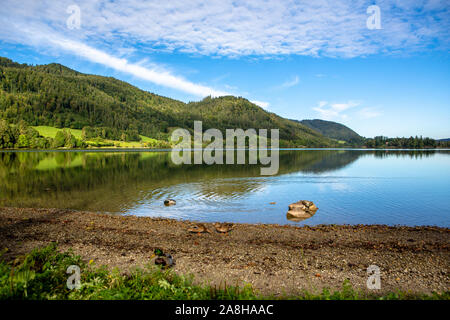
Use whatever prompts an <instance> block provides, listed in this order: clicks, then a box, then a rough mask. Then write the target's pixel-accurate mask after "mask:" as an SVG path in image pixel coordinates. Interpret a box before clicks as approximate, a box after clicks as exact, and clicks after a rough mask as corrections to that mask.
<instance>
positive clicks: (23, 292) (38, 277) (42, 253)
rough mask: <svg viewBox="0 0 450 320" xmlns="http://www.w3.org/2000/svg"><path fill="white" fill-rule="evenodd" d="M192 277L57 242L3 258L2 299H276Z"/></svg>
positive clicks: (343, 294)
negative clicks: (112, 264) (71, 270)
mask: <svg viewBox="0 0 450 320" xmlns="http://www.w3.org/2000/svg"><path fill="white" fill-rule="evenodd" d="M72 265H76V266H78V267H79V268H80V275H81V276H80V287H79V288H77V289H72V290H70V289H68V288H67V285H66V284H67V282H68V277H69V276H70V274H67V268H68V267H69V266H72ZM192 280H193V279H192V278H191V277H184V276H180V275H177V274H175V273H174V272H172V271H170V270H167V271H166V270H162V269H160V268H159V267H157V266H155V265H153V266H151V265H150V264H149V266H148V267H147V268H146V269H136V270H135V271H133V272H132V273H131V274H123V273H121V272H119V270H113V271H108V269H107V268H106V267H105V266H103V267H97V266H96V265H95V262H93V261H92V260H91V261H89V262H88V263H86V262H84V261H83V260H82V259H81V258H80V257H79V256H76V255H74V254H73V253H72V252H71V251H69V252H65V253H61V252H59V251H58V250H57V247H56V245H54V244H53V245H49V246H48V247H46V248H42V249H39V250H33V251H32V252H31V253H30V254H28V255H26V256H24V257H21V258H17V259H16V260H15V261H13V262H9V263H7V262H4V261H1V262H0V299H1V300H5V299H31V300H53V299H64V300H66V299H69V300H78V299H95V300H98V299H108V300H109V299H133V300H139V299H167V300H180V299H183V300H184V299H189V300H196V299H202V300H205V299H213V300H222V299H224V300H226V299H245V300H253V299H260V300H264V299H273V298H274V297H271V296H261V295H259V294H258V293H257V292H255V291H254V290H253V289H252V287H251V286H244V287H235V286H223V287H219V288H217V287H212V286H198V285H194V284H193V282H192ZM449 297H450V296H449V293H448V292H447V293H444V294H441V295H438V294H433V295H419V296H418V295H410V294H408V293H404V292H403V293H402V292H393V293H389V294H387V295H384V296H376V295H367V294H365V293H362V292H358V291H355V290H354V289H353V288H352V286H351V285H350V284H349V283H348V282H346V283H344V284H343V286H342V289H341V290H339V291H334V292H331V291H329V290H327V289H324V290H323V291H322V292H321V293H319V294H311V293H308V292H303V293H302V294H300V295H298V296H293V297H277V299H301V300H305V299H307V300H366V299H377V300H391V299H394V300H398V299H441V300H442V299H445V300H448V299H449Z"/></svg>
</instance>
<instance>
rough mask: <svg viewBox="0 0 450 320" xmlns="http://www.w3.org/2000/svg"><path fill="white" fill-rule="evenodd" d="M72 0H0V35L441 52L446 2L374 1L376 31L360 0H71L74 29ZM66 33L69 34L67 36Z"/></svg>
mask: <svg viewBox="0 0 450 320" xmlns="http://www.w3.org/2000/svg"><path fill="white" fill-rule="evenodd" d="M71 4H73V0H60V1H54V0H42V1H34V0H22V1H20V2H18V1H14V0H3V1H2V6H1V7H0V22H1V25H3V26H8V27H4V28H2V30H0V39H10V40H14V39H16V40H17V39H20V33H21V31H22V30H23V28H21V27H23V26H30V25H34V26H35V27H36V28H37V30H38V29H42V27H43V26H45V27H48V28H50V29H51V30H52V31H53V32H56V33H58V34H60V33H61V32H66V33H67V34H66V35H65V37H66V38H70V37H74V38H78V40H80V39H84V40H89V41H95V43H103V44H104V45H105V46H113V47H127V46H128V47H133V46H134V45H135V44H139V45H140V46H141V47H142V50H149V51H151V50H165V51H180V52H188V53H194V54H206V55H219V56H243V55H259V56H270V55H289V54H297V55H309V56H332V57H336V56H338V57H339V56H343V57H355V56H365V55H370V54H377V53H382V54H392V53H409V52H420V51H426V50H433V49H435V48H437V49H440V50H443V51H445V52H446V51H448V49H449V43H450V19H448V17H449V16H450V6H449V5H448V1H446V0H442V1H438V0H436V1H424V0H408V1H403V0H402V1H400V0H378V1H377V5H379V6H380V8H381V24H382V29H380V30H368V29H367V27H366V20H367V18H368V14H367V13H366V10H367V7H368V6H369V5H370V4H371V3H369V2H368V1H367V0H354V1H347V0H340V1H338V0H317V1H311V0H265V1H264V2H259V1H258V2H256V1H231V0H208V1H204V0H190V1H185V0H171V1H159V0H153V1H141V0H116V1H114V2H113V1H106V0H98V1H91V0H77V1H76V4H77V5H78V6H79V7H80V8H81V29H80V30H72V31H70V30H68V29H67V28H66V20H67V18H68V14H67V13H66V8H67V7H68V6H69V5H71ZM69 35H70V37H69Z"/></svg>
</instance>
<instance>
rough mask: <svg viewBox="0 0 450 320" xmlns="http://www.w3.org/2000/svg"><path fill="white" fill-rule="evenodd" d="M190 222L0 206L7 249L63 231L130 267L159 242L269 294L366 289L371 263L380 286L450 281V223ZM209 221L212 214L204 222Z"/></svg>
mask: <svg viewBox="0 0 450 320" xmlns="http://www.w3.org/2000/svg"><path fill="white" fill-rule="evenodd" d="M190 224H191V223H190V222H187V221H178V220H169V219H156V218H141V217H132V216H127V217H123V216H115V215H107V214H99V213H92V212H74V211H69V210H59V209H21V208H0V249H3V248H5V247H6V248H8V252H7V253H6V254H5V257H6V259H13V258H15V257H16V256H18V255H21V254H24V253H26V252H28V251H30V250H31V249H32V248H34V247H39V246H44V245H46V244H48V243H50V242H52V241H57V242H58V243H59V247H60V248H61V249H63V250H65V249H67V248H73V249H74V250H75V252H76V253H77V254H80V255H81V256H82V257H83V258H84V259H86V260H91V259H93V260H94V261H95V263H96V264H97V265H102V264H106V265H108V266H110V267H119V268H120V269H121V270H123V271H124V272H127V271H129V270H130V269H132V268H133V267H136V266H143V265H145V264H146V263H147V262H148V261H149V258H150V257H151V255H152V253H153V250H154V248H155V247H159V248H162V249H163V250H164V251H165V252H168V253H171V254H172V255H173V257H174V258H175V259H176V266H175V267H174V270H175V271H176V272H177V273H180V274H193V275H194V276H195V279H196V282H197V283H212V284H217V285H219V284H222V285H223V284H224V282H226V283H227V284H236V283H237V284H240V285H243V284H244V283H251V284H252V285H253V287H254V288H256V289H257V290H258V291H259V292H261V293H264V294H274V295H280V294H296V293H299V292H301V291H302V290H303V289H306V290H309V291H317V290H321V289H322V288H323V287H328V288H340V287H341V285H342V283H343V281H344V280H345V279H349V280H350V282H351V283H352V285H353V286H354V287H355V288H360V289H362V290H367V289H366V281H367V277H368V276H367V271H366V269H367V267H368V266H369V265H372V264H375V265H377V266H379V267H380V269H381V290H377V291H375V292H380V293H383V292H387V291H392V290H396V289H401V290H405V291H411V292H419V293H430V292H431V291H438V292H443V291H448V290H449V287H450V286H449V266H450V229H448V228H437V227H388V226H379V225H369V226H364V225H361V226H332V225H330V226H317V227H293V226H279V225H251V224H236V225H235V227H234V229H233V231H231V232H230V233H229V234H228V235H221V234H218V233H216V232H212V233H210V234H209V233H204V234H202V235H197V234H193V233H190V232H188V231H187V229H188V228H189V226H190ZM205 226H207V227H208V228H209V229H210V230H214V228H213V227H212V225H211V224H208V223H205Z"/></svg>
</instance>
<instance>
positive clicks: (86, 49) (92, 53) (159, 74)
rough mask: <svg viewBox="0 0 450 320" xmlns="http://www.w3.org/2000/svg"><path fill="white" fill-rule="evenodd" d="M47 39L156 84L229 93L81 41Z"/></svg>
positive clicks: (197, 92) (203, 92)
mask: <svg viewBox="0 0 450 320" xmlns="http://www.w3.org/2000/svg"><path fill="white" fill-rule="evenodd" d="M48 41H49V42H50V43H52V44H54V45H56V46H59V47H60V48H61V49H63V50H66V51H69V52H71V53H72V54H76V55H78V56H80V57H83V58H86V59H87V60H89V61H92V62H95V63H99V64H102V65H104V66H107V67H109V68H113V69H114V70H117V71H121V72H124V73H128V74H132V75H133V76H136V77H138V78H141V79H143V80H147V81H150V82H153V83H155V84H157V85H161V86H166V87H169V88H174V89H177V90H181V91H183V92H187V93H190V94H193V95H196V96H199V97H205V96H208V95H211V96H214V97H217V96H225V95H229V93H227V92H225V91H218V90H214V89H212V88H209V87H207V86H203V85H199V84H195V83H192V82H190V81H188V80H185V79H183V78H182V77H179V76H174V75H173V74H171V73H170V72H168V71H165V70H161V68H158V67H157V66H155V67H154V68H151V69H150V68H146V67H143V66H141V65H140V64H133V63H129V62H128V61H127V60H126V59H123V58H117V57H114V56H112V55H110V54H108V53H105V52H103V51H100V50H98V49H95V48H92V47H90V46H88V45H85V44H83V43H81V42H77V41H72V40H67V39H60V38H54V37H52V38H49V39H48Z"/></svg>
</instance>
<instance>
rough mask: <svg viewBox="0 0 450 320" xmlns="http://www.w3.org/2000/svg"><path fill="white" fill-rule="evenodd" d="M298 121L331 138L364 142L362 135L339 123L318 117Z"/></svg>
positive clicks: (356, 142)
mask: <svg viewBox="0 0 450 320" xmlns="http://www.w3.org/2000/svg"><path fill="white" fill-rule="evenodd" d="M300 123H301V124H303V125H305V126H307V127H309V128H311V129H313V130H316V131H318V132H320V133H321V134H323V135H324V136H326V137H328V138H331V139H336V140H343V141H346V142H348V143H351V144H362V143H363V142H364V138H363V137H361V136H360V135H359V134H357V133H356V132H355V131H353V130H352V129H350V128H349V127H346V126H344V125H343V124H341V123H337V122H333V121H325V120H319V119H315V120H302V121H300Z"/></svg>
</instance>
